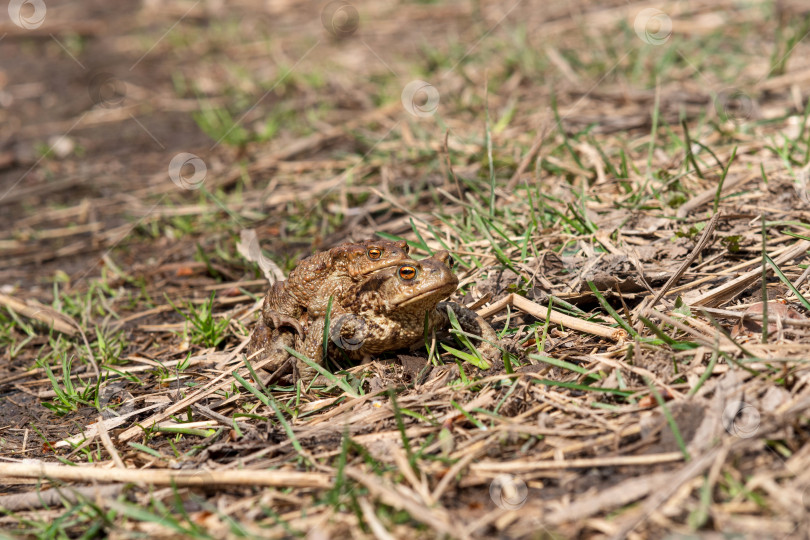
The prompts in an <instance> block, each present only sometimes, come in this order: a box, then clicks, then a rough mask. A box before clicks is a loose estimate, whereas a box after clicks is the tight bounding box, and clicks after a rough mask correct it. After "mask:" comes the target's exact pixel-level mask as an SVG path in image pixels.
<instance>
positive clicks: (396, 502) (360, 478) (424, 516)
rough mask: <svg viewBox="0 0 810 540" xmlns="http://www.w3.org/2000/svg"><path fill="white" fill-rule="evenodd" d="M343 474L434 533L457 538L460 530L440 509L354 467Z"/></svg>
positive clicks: (348, 468) (347, 468)
mask: <svg viewBox="0 0 810 540" xmlns="http://www.w3.org/2000/svg"><path fill="white" fill-rule="evenodd" d="M345 474H346V476H348V477H349V478H351V479H353V480H355V481H356V482H359V483H360V484H363V485H364V486H365V487H366V488H367V489H368V491H369V493H370V494H371V495H372V496H373V497H376V498H379V499H380V500H382V502H383V503H385V504H387V505H390V506H392V507H394V508H396V509H398V510H405V511H406V512H407V513H408V514H410V516H411V518H413V519H415V520H417V521H420V522H421V523H424V524H425V525H427V526H428V527H430V528H432V529H433V530H435V531H436V532H440V533H443V534H446V535H447V536H449V537H451V538H456V537H458V532H459V531H460V530H461V529H459V528H457V527H455V526H453V525H452V524H451V523H449V516H448V515H447V514H446V512H444V511H442V509H439V508H436V509H430V508H428V507H427V506H423V505H422V504H420V503H418V502H417V501H415V500H414V499H413V498H412V497H409V496H408V495H407V492H405V491H404V490H401V489H399V490H398V489H394V488H393V487H391V486H390V485H388V484H387V483H386V482H385V481H384V480H383V479H382V478H380V477H378V476H373V475H370V474H366V473H364V472H362V471H360V470H358V469H356V468H354V467H346V469H345Z"/></svg>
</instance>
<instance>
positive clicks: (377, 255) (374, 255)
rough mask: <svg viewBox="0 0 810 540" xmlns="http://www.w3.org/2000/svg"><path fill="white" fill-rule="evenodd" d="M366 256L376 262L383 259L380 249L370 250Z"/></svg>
mask: <svg viewBox="0 0 810 540" xmlns="http://www.w3.org/2000/svg"><path fill="white" fill-rule="evenodd" d="M366 254H367V255H368V258H369V259H371V260H372V261H376V260H377V259H379V258H380V257H382V250H381V249H380V248H369V249H368V251H367V252H366Z"/></svg>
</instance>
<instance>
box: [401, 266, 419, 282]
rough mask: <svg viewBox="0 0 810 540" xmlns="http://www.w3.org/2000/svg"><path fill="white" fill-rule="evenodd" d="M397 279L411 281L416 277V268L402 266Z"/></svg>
mask: <svg viewBox="0 0 810 540" xmlns="http://www.w3.org/2000/svg"><path fill="white" fill-rule="evenodd" d="M399 277H401V278H402V279H407V280H411V279H413V278H415V277H416V268H414V267H413V266H403V267H402V268H400V269H399Z"/></svg>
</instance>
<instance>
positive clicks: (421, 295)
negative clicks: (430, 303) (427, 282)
mask: <svg viewBox="0 0 810 540" xmlns="http://www.w3.org/2000/svg"><path fill="white" fill-rule="evenodd" d="M442 289H447V295H448V296H449V295H450V294H452V293H453V291H455V290H456V285H453V286H452V289H451V288H450V286H449V285H447V284H444V285H437V286H436V287H432V288H430V289H428V290H426V291H423V292H421V293H419V294H417V295H416V296H411V297H410V298H408V299H406V300H404V301H402V302H400V303H398V304H396V306H398V307H402V306H407V305H409V304H413V303H414V302H418V301H419V300H421V299H423V298H425V297H426V296H431V295H433V293H435V292H436V291H440V290H442Z"/></svg>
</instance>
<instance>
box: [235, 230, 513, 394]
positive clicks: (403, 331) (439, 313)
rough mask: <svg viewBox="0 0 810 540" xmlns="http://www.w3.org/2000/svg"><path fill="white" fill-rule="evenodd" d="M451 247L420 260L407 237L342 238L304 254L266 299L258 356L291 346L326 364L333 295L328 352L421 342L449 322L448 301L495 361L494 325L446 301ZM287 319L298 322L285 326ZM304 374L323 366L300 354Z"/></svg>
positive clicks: (451, 285)
mask: <svg viewBox="0 0 810 540" xmlns="http://www.w3.org/2000/svg"><path fill="white" fill-rule="evenodd" d="M449 259H450V256H449V254H448V252H446V251H440V252H437V253H435V254H434V255H433V256H432V257H429V258H426V259H422V260H420V261H415V260H412V259H410V258H408V244H407V243H406V242H404V241H402V242H389V241H366V242H358V243H349V244H342V245H339V246H337V247H334V248H332V249H330V250H328V251H323V252H320V253H317V254H315V255H313V256H311V257H308V258H306V259H304V260H302V261H301V262H300V263H299V264H298V266H297V267H296V268H295V270H293V271H292V272H290V275H289V277H288V279H287V281H283V282H277V283H275V284H274V285H273V286H272V287H271V288H270V290H269V291H268V292H267V295H266V296H265V299H264V304H263V305H262V316H261V318H260V320H259V322H258V323H257V326H256V328H255V329H254V331H253V335H252V336H251V340H250V343H249V345H248V354H254V353H255V352H257V351H260V350H263V352H262V353H260V354H259V355H257V356H258V358H257V359H261V358H265V357H266V356H267V355H273V356H274V357H276V358H278V362H275V361H274V362H271V366H270V367H277V365H278V364H280V363H281V362H283V361H284V360H285V359H286V358H287V356H288V354H287V353H286V351H284V347H285V346H287V347H292V346H293V345H294V348H295V350H296V351H298V352H300V353H301V354H303V355H304V356H307V357H308V358H310V359H311V360H313V361H315V362H316V363H317V364H319V365H323V362H324V358H323V351H324V347H323V336H324V329H325V328H324V327H325V325H326V317H325V315H326V311H327V306H328V303H329V298H330V297H332V299H333V301H332V310H331V313H330V321H331V323H330V328H329V335H330V336H331V339H330V344H329V349H331V350H329V354H330V355H331V354H332V353H333V351H334V350H335V349H336V348H337V347H340V348H342V349H344V351H345V352H346V353H347V355H348V356H349V357H350V358H352V359H355V360H360V359H363V358H364V357H367V356H368V355H371V354H378V353H381V352H385V351H390V350H395V349H400V348H403V347H407V346H409V345H412V344H414V343H417V342H419V341H420V340H421V339H422V337H423V336H424V331H425V321H426V318H427V324H428V329H429V330H432V329H436V330H442V329H446V328H449V326H450V321H449V318H448V315H447V309H448V308H450V309H451V310H452V311H453V312H454V313H455V315H456V318H457V319H458V321H459V325H460V326H461V328H462V330H464V331H465V332H468V333H470V334H475V335H478V336H481V337H482V338H483V339H482V341H478V342H476V346H477V348H478V350H479V351H480V352H481V354H482V355H483V356H484V357H485V358H486V359H487V360H490V361H493V360H496V359H498V358H500V351H499V350H498V348H497V347H495V346H494V345H493V343H497V336H496V334H495V332H494V331H493V330H492V327H490V326H489V324H487V323H486V321H484V320H483V319H482V318H481V317H479V316H478V315H477V314H476V313H475V312H474V311H472V310H470V309H467V308H466V307H464V306H461V305H459V304H456V303H454V302H441V301H442V300H444V299H445V298H447V297H448V296H450V295H451V294H452V293H453V292H454V291H455V290H456V287H457V286H458V278H456V276H455V274H453V272H452V270H451V269H450V266H449ZM285 326H288V327H290V328H291V329H292V330H285V329H284V328H283V327H285ZM297 368H298V374H299V377H300V378H301V379H302V380H304V381H305V382H307V381H310V380H312V379H313V378H314V377H315V375H316V374H317V373H316V372H315V370H314V369H312V368H311V367H310V366H309V365H307V364H306V363H304V362H301V361H299V362H297Z"/></svg>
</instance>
